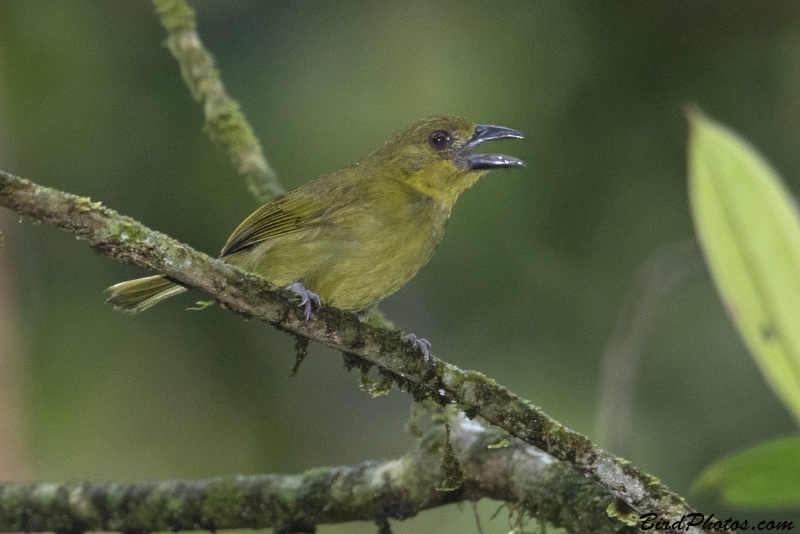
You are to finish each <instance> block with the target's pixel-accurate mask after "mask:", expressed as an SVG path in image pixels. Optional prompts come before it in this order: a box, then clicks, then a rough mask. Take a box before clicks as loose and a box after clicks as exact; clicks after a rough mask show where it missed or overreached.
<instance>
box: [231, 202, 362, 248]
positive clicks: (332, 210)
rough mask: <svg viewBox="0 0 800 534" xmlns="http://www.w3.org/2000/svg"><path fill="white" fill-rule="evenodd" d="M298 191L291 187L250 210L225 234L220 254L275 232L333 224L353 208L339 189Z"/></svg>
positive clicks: (279, 233)
mask: <svg viewBox="0 0 800 534" xmlns="http://www.w3.org/2000/svg"><path fill="white" fill-rule="evenodd" d="M298 193H299V191H298V190H295V191H291V192H289V193H287V194H285V195H283V196H281V197H278V198H276V199H275V200H273V201H272V202H269V203H267V204H264V205H263V206H261V207H260V208H258V209H257V210H256V211H254V212H253V213H252V214H251V215H250V216H249V217H247V218H246V219H245V220H244V221H242V223H241V224H240V225H239V227H238V228H237V229H236V230H234V232H233V234H231V236H230V237H229V238H228V242H227V243H225V247H223V249H222V253H221V255H220V257H225V256H230V255H231V254H236V253H237V252H241V251H243V250H246V249H248V248H250V247H252V246H254V245H257V244H258V243H261V242H263V241H266V240H268V239H270V238H273V237H276V236H279V235H283V234H287V233H290V232H299V231H304V230H310V229H314V228H318V227H320V226H326V225H331V224H335V223H336V222H337V221H338V220H340V219H341V218H342V217H346V216H347V213H349V212H350V211H352V210H354V209H355V206H354V203H353V202H350V201H348V199H346V198H343V196H344V197H346V196H347V195H341V191H333V192H329V194H330V193H333V194H331V195H330V196H328V197H327V198H326V197H325V196H322V195H319V196H318V195H302V194H298ZM337 193H338V194H337ZM350 200H352V199H350Z"/></svg>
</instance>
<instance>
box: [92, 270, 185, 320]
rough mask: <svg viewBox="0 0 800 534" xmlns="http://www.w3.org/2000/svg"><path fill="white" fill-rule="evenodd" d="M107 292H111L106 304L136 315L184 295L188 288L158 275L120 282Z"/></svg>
mask: <svg viewBox="0 0 800 534" xmlns="http://www.w3.org/2000/svg"><path fill="white" fill-rule="evenodd" d="M106 291H110V292H111V296H110V297H108V300H106V304H111V305H112V306H114V309H115V310H118V311H121V312H124V313H130V314H134V313H139V312H142V311H144V310H146V309H147V308H149V307H150V306H154V305H156V304H158V303H159V302H161V301H162V300H164V299H168V298H169V297H174V296H175V295H178V294H179V293H183V292H184V291H186V288H185V287H183V286H182V285H180V284H178V283H176V282H173V281H172V280H170V279H169V278H167V277H165V276H161V275H156V276H148V277H147V278H138V279H136V280H128V281H127V282H120V283H119V284H115V285H113V286H111V287H109V288H108V289H106Z"/></svg>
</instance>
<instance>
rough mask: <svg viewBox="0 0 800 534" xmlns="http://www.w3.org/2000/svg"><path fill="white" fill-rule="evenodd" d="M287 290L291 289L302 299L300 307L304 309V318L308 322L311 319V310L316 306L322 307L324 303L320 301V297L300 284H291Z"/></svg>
mask: <svg viewBox="0 0 800 534" xmlns="http://www.w3.org/2000/svg"><path fill="white" fill-rule="evenodd" d="M287 289H291V290H292V291H294V292H295V293H297V296H298V297H300V307H301V308H303V317H305V320H306V321H308V318H309V317H311V310H312V309H313V307H314V306H315V305H316V307H317V308H319V307H320V306H322V301H321V300H320V298H319V295H317V294H316V293H314V292H313V291H309V290H308V289H306V287H305V286H304V285H303V284H301V283H300V282H295V283H294V284H289V286H288V288H287Z"/></svg>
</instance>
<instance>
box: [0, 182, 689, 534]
mask: <svg viewBox="0 0 800 534" xmlns="http://www.w3.org/2000/svg"><path fill="white" fill-rule="evenodd" d="M0 205H1V206H5V207H6V208H9V209H11V210H13V211H15V212H17V213H18V214H20V215H26V216H30V217H33V218H35V219H37V220H41V221H44V222H48V223H50V224H52V225H54V226H57V227H59V228H62V229H64V230H67V231H69V232H71V233H73V234H75V235H76V236H78V237H79V238H81V239H85V240H86V241H88V243H89V246H90V247H91V248H92V249H93V250H94V251H95V252H97V253H100V254H104V255H106V256H109V257H111V258H113V259H115V260H117V261H120V262H123V263H133V264H136V265H139V266H141V267H144V268H147V269H152V270H155V271H158V272H161V273H163V274H166V275H167V276H170V277H172V278H174V279H176V280H178V281H180V282H182V283H183V284H186V285H187V286H190V287H194V288H197V289H200V290H202V291H205V292H207V293H209V294H211V295H212V296H213V297H214V298H215V299H217V301H218V302H219V303H220V305H222V306H223V307H225V308H227V309H229V310H231V311H233V312H235V313H238V314H240V315H244V316H248V317H256V318H258V319H261V320H263V321H266V322H268V323H270V324H272V325H273V326H275V327H276V328H278V329H280V330H284V331H288V332H292V333H295V334H299V335H301V336H304V337H307V338H309V339H312V340H314V341H319V342H320V343H324V344H325V345H328V346H329V347H332V348H335V349H339V350H341V351H343V352H345V353H347V354H348V355H351V356H349V358H351V363H353V364H354V365H358V366H359V367H361V368H369V367H370V366H373V365H374V366H377V367H378V368H379V370H380V371H381V372H382V373H383V375H384V376H385V377H388V378H389V379H391V380H392V381H394V383H395V384H397V386H398V387H399V388H400V389H402V390H405V391H407V392H409V393H411V394H412V395H413V396H414V398H415V400H421V399H424V398H432V399H434V400H435V401H437V402H439V403H440V404H457V405H458V406H459V407H461V408H462V409H463V410H464V411H465V413H466V414H467V415H468V416H469V417H474V416H475V415H480V416H481V417H483V418H484V419H485V420H486V421H488V422H489V423H491V424H493V425H496V426H498V427H499V428H502V429H503V430H505V431H506V432H508V433H509V434H511V435H512V436H514V437H518V438H520V439H522V440H524V441H525V442H527V443H529V444H531V445H535V446H536V447H539V448H540V449H542V450H543V451H545V452H547V453H548V454H550V455H552V456H553V457H555V458H557V459H559V460H561V461H563V462H566V463H567V464H569V465H570V466H571V467H572V468H574V469H575V470H576V471H577V472H579V473H581V474H583V475H585V476H587V477H588V478H590V479H591V480H593V481H595V482H597V483H598V484H600V485H601V486H602V487H604V488H606V489H607V490H608V491H609V492H610V493H611V494H612V495H613V496H615V497H617V498H618V499H620V500H621V501H622V502H624V503H626V504H627V505H628V506H629V507H630V508H631V510H629V512H637V513H639V514H644V513H655V514H658V515H659V516H663V517H665V518H668V519H670V520H677V519H679V518H680V517H681V515H683V514H685V513H687V512H688V511H690V508H689V507H688V505H687V504H686V502H685V501H684V500H683V499H682V498H681V497H680V496H678V495H676V494H674V493H672V492H670V491H669V490H668V489H667V488H666V487H665V486H663V485H662V484H660V482H659V480H658V479H657V478H655V477H653V476H651V475H648V474H646V473H644V472H642V471H640V470H639V469H637V468H636V467H634V466H633V465H631V464H630V463H629V462H627V461H625V460H623V459H621V458H618V457H616V456H614V455H612V454H610V453H609V452H607V451H604V450H602V449H600V448H599V447H597V446H595V445H594V444H593V443H592V442H591V441H589V440H588V439H587V438H586V437H585V436H582V435H580V434H578V433H576V432H573V431H571V430H569V429H568V428H566V427H564V426H562V425H561V424H560V423H558V422H557V421H555V420H553V419H552V418H550V417H549V416H548V415H546V414H545V413H544V412H542V411H541V410H540V409H539V408H538V407H536V406H533V405H532V404H531V403H530V402H528V401H526V400H524V399H521V398H519V397H518V396H516V395H515V394H513V393H511V392H510V391H508V390H507V389H506V388H504V387H502V386H500V385H498V384H497V383H496V382H495V381H494V380H491V379H489V378H487V377H485V376H484V375H482V374H481V373H478V372H475V371H464V370H461V369H459V368H458V367H456V366H454V365H450V364H448V363H445V362H443V361H441V360H439V359H437V358H431V359H430V360H429V361H424V360H423V358H422V355H421V354H420V353H419V351H418V350H417V349H415V348H414V347H413V345H412V344H411V342H410V341H408V340H406V339H404V338H403V336H402V334H401V332H399V331H389V330H385V329H379V328H375V327H372V326H370V325H367V324H364V323H362V322H361V321H359V320H358V317H356V316H355V315H354V314H350V313H346V312H343V311H341V310H338V309H336V308H332V307H329V306H323V307H322V308H321V309H319V310H318V311H317V312H315V313H314V314H313V316H312V317H311V319H310V320H308V321H307V322H304V321H303V318H302V316H301V314H300V313H299V311H298V307H297V302H298V300H297V296H296V295H295V294H294V293H292V292H289V291H287V290H283V289H277V290H276V289H275V288H274V287H272V286H271V285H270V284H269V283H268V282H267V281H266V280H264V279H262V278H260V277H258V276H256V275H253V274H248V273H246V272H244V271H241V270H239V269H237V268H235V267H233V266H230V265H227V264H225V263H224V262H221V261H219V260H214V259H211V258H210V257H208V256H206V255H205V254H202V253H200V252H197V251H195V250H194V249H192V248H190V247H188V246H186V245H182V244H181V243H179V242H177V241H175V240H174V239H172V238H169V237H167V236H165V235H163V234H161V233H159V232H155V231H153V230H150V229H148V228H147V227H145V226H144V225H142V224H141V223H139V222H137V221H135V220H133V219H131V218H130V217H126V216H122V215H120V214H118V213H116V212H115V211H113V210H110V209H108V208H106V207H104V206H103V205H102V204H100V203H99V202H98V203H93V202H91V200H90V199H88V198H86V197H78V196H75V195H72V194H68V193H64V192H61V191H57V190H55V189H50V188H47V187H43V186H39V185H36V184H34V183H32V182H30V181H28V180H25V179H22V178H19V177H17V176H14V175H11V174H8V173H6V172H3V171H0ZM354 357H355V358H354Z"/></svg>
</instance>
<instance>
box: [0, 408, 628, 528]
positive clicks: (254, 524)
mask: <svg viewBox="0 0 800 534" xmlns="http://www.w3.org/2000/svg"><path fill="white" fill-rule="evenodd" d="M452 423H453V426H452V427H451V431H450V443H451V444H452V445H453V448H454V449H455V450H456V451H457V453H458V456H459V458H460V459H461V461H462V465H463V466H464V475H465V479H464V483H463V485H462V486H461V488H460V489H459V490H458V491H438V490H436V489H435V488H436V487H437V485H438V483H439V480H438V479H439V476H438V463H439V461H440V459H441V454H440V453H439V450H440V449H441V448H442V445H443V443H444V440H445V431H444V425H441V424H440V425H436V426H431V427H430V428H429V429H428V430H427V431H426V432H425V434H423V435H422V437H421V438H420V439H419V440H418V442H417V445H416V447H415V448H414V449H413V450H411V451H410V452H408V453H407V454H406V455H404V456H403V457H402V458H398V459H395V460H390V461H386V462H376V461H367V462H363V463H361V464H358V465H355V466H343V467H321V468H316V469H312V470H309V471H306V472H305V473H303V474H300V475H250V476H244V475H240V476H230V477H223V478H215V479H209V480H197V481H166V482H137V483H132V484H116V483H68V484H64V485H59V484H13V483H5V484H0V531H2V532H15V531H16V532H21V531H24V532H42V531H56V532H70V533H74V532H85V531H90V530H91V531H98V530H99V531H122V532H128V533H131V532H157V531H172V532H176V531H180V530H194V529H197V528H201V529H203V530H210V531H212V532H213V531H215V530H217V529H228V528H238V529H244V528H252V529H256V528H258V529H261V528H270V527H271V528H274V529H275V532H284V533H288V532H313V531H314V527H316V526H317V525H323V524H335V523H344V522H349V521H375V522H378V523H379V524H380V523H385V522H386V520H387V519H401V520H402V519H407V518H410V517H413V516H415V515H417V514H418V513H419V512H420V511H422V510H426V509H430V508H434V507H437V506H442V505H445V504H449V503H455V502H463V501H465V500H471V501H473V502H474V501H477V500H478V499H480V498H483V497H486V498H490V499H494V500H498V501H505V502H513V503H520V506H521V508H520V509H516V508H511V509H510V512H514V513H516V514H517V520H522V521H525V520H527V519H529V518H530V517H531V516H534V517H536V518H537V520H539V521H540V522H544V521H547V522H548V523H550V524H551V525H553V526H556V527H561V528H564V529H566V531H567V532H593V533H596V534H603V533H614V532H630V533H632V532H635V531H636V528H635V527H632V526H627V525H624V524H623V523H620V522H619V521H616V520H615V519H612V518H610V517H609V516H608V515H607V513H606V508H607V507H608V506H609V505H610V504H612V503H613V502H614V499H613V498H612V497H611V496H610V495H609V494H608V493H607V492H605V491H604V490H602V489H601V488H600V487H599V486H597V485H595V484H593V483H591V482H590V481H589V480H588V479H586V478H585V477H582V476H580V475H579V474H577V473H575V471H573V470H572V469H570V468H569V467H567V466H566V465H565V464H562V463H560V462H555V461H554V460H553V459H552V458H551V457H550V456H548V455H547V454H545V453H543V452H542V451H540V450H538V449H536V448H535V447H532V446H530V445H527V444H526V443H523V442H522V441H520V440H513V441H512V442H511V443H510V444H509V445H508V446H507V447H503V448H489V446H491V445H494V444H496V443H497V442H498V441H500V440H501V439H502V436H503V434H504V433H503V432H501V431H499V430H498V429H496V428H486V427H483V426H481V425H479V424H477V423H476V422H474V421H469V420H467V419H466V418H464V417H458V418H457V419H455V420H454V421H452Z"/></svg>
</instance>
